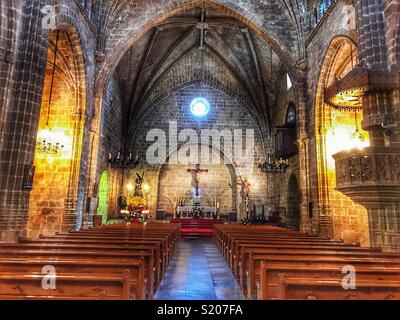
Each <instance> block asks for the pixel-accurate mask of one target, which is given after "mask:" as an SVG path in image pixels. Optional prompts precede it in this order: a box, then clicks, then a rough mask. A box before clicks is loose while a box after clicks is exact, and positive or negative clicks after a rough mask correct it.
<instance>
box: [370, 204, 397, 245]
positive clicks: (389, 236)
mask: <svg viewBox="0 0 400 320" xmlns="http://www.w3.org/2000/svg"><path fill="white" fill-rule="evenodd" d="M368 218H369V230H370V240H371V245H373V246H381V247H382V249H383V250H384V251H399V250H400V201H399V202H392V203H388V205H387V206H376V207H369V208H368Z"/></svg>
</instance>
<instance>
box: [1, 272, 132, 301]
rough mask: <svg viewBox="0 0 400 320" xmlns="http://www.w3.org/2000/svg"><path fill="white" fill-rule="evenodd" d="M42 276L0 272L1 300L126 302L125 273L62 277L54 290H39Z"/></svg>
mask: <svg viewBox="0 0 400 320" xmlns="http://www.w3.org/2000/svg"><path fill="white" fill-rule="evenodd" d="M42 280H43V275H37V274H27V273H17V272H12V273H5V272H0V299H1V300H7V299H11V300H49V299H50V300H129V298H130V293H131V288H130V279H129V273H128V274H123V275H117V274H116V275H112V276H111V275H84V274H71V275H68V274H64V275H62V276H56V277H55V280H56V289H55V290H46V289H44V288H43V286H42Z"/></svg>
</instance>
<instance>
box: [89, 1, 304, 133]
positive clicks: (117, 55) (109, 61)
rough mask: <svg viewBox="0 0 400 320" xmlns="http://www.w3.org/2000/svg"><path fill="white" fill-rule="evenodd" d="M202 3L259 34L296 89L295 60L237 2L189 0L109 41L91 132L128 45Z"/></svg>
mask: <svg viewBox="0 0 400 320" xmlns="http://www.w3.org/2000/svg"><path fill="white" fill-rule="evenodd" d="M204 2H205V3H206V5H207V6H210V7H213V8H219V9H222V10H224V11H225V12H226V14H227V15H228V16H230V17H234V18H236V19H238V20H240V21H241V22H242V23H244V24H245V25H247V26H248V27H249V28H251V29H253V30H254V31H255V32H257V33H258V34H260V35H261V36H262V38H263V39H264V40H265V41H266V42H267V43H268V44H269V45H270V46H271V47H272V48H273V49H274V50H275V52H276V53H277V55H278V56H279V58H280V59H281V60H282V62H283V63H284V64H285V66H286V68H287V70H288V73H289V74H290V76H291V78H292V80H293V81H294V86H295V87H296V85H297V84H299V83H301V82H302V79H303V75H302V74H301V72H300V71H299V70H298V69H297V68H296V66H295V65H296V63H295V61H294V60H295V59H293V57H291V56H289V54H288V53H287V52H289V50H286V52H285V50H284V46H283V45H280V44H279V37H278V36H275V37H271V36H270V35H268V33H267V31H266V30H264V29H263V27H262V23H261V22H259V23H258V24H257V23H255V22H254V17H253V16H252V14H251V13H250V12H249V11H248V10H246V9H245V8H242V7H240V5H238V4H237V2H235V1H232V3H230V2H229V3H228V4H221V3H220V2H219V1H215V0H207V1H204V0H191V1H187V2H185V3H174V4H171V5H169V6H168V10H169V11H168V12H166V13H164V14H162V15H157V14H154V16H153V17H151V18H149V20H148V21H147V22H145V23H143V25H142V26H141V27H140V28H137V29H140V30H136V29H135V30H132V31H131V32H129V33H127V34H126V35H125V36H124V38H123V39H120V40H118V41H114V42H112V41H110V42H111V43H113V45H114V46H113V47H112V48H108V49H106V51H105V60H104V62H103V65H102V66H101V67H100V70H99V73H98V74H99V76H98V78H97V85H96V93H95V94H96V97H95V106H94V107H95V117H94V119H93V130H94V131H95V132H98V128H99V127H100V121H101V108H102V100H103V93H104V90H105V86H106V83H107V81H108V78H109V77H110V75H111V74H112V72H113V71H114V70H115V68H116V67H117V65H118V63H119V61H120V60H121V59H122V57H123V56H124V55H125V53H126V52H127V51H128V50H129V48H131V47H132V45H133V44H134V43H135V42H136V41H138V39H140V37H142V36H143V35H145V34H146V32H148V31H149V30H150V29H151V28H153V27H155V26H157V25H158V24H159V23H161V22H162V21H165V20H166V19H168V18H169V17H171V16H174V15H176V14H178V13H181V12H183V11H185V10H188V9H191V8H194V7H196V6H198V5H199V4H202V3H204ZM120 7H123V4H122V3H121V4H120Z"/></svg>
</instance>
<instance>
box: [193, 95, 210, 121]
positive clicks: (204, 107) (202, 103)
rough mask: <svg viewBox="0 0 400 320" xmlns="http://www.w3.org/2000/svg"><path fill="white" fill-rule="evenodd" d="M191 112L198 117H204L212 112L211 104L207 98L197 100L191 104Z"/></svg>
mask: <svg viewBox="0 0 400 320" xmlns="http://www.w3.org/2000/svg"><path fill="white" fill-rule="evenodd" d="M190 111H191V112H192V114H193V115H194V116H196V117H204V116H205V115H207V114H208V112H209V111H210V103H209V102H208V101H207V99H205V98H196V99H194V100H193V101H192V103H191V104H190Z"/></svg>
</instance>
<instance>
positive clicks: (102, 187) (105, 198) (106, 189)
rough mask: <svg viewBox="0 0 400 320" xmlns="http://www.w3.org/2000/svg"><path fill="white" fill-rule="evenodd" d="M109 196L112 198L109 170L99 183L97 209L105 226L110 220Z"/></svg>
mask: <svg viewBox="0 0 400 320" xmlns="http://www.w3.org/2000/svg"><path fill="white" fill-rule="evenodd" d="M109 196H110V174H109V173H108V171H107V170H105V171H104V172H103V174H102V175H101V178H100V183H99V205H98V207H97V214H98V215H101V216H102V217H103V219H102V222H103V224H105V223H107V220H108V208H109Z"/></svg>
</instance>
